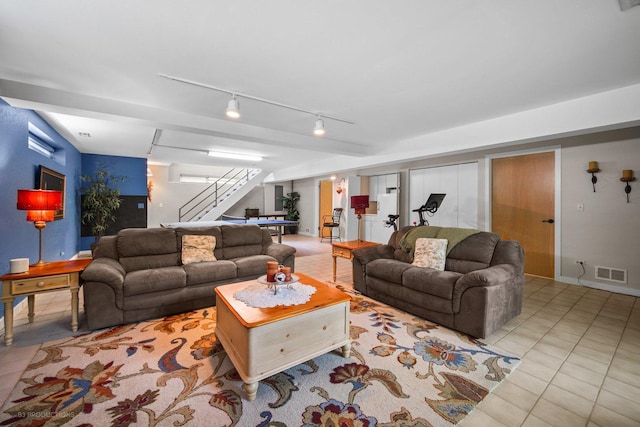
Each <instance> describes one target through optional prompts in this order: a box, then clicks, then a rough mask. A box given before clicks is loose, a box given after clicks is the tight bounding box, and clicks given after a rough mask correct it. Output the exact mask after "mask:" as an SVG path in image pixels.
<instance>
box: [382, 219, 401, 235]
mask: <svg viewBox="0 0 640 427" xmlns="http://www.w3.org/2000/svg"><path fill="white" fill-rule="evenodd" d="M398 218H400V215H389V219H387V220H386V221H385V222H384V226H385V227H387V228H389V227H393V231H398V223H396V221H397V220H398Z"/></svg>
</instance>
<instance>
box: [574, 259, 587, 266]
mask: <svg viewBox="0 0 640 427" xmlns="http://www.w3.org/2000/svg"><path fill="white" fill-rule="evenodd" d="M576 264H580V265H585V264H586V263H585V262H584V261H583V260H581V259H577V260H576Z"/></svg>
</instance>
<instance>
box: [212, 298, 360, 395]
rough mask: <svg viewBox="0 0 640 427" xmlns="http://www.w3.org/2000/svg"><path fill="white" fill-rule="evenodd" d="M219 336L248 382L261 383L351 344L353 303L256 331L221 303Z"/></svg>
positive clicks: (273, 324) (293, 318) (280, 322)
mask: <svg viewBox="0 0 640 427" xmlns="http://www.w3.org/2000/svg"><path fill="white" fill-rule="evenodd" d="M217 309H218V322H217V326H216V335H217V336H218V338H219V339H220V341H221V342H222V343H223V345H224V347H225V350H227V353H228V355H229V357H230V358H231V360H232V361H233V364H234V366H235V367H236V370H237V371H238V373H239V374H240V376H241V377H242V379H243V380H244V381H245V382H253V381H258V380H260V379H262V378H265V377H267V376H270V375H273V374H274V373H277V372H280V371H283V370H285V369H288V368H289V367H291V366H295V365H297V364H299V363H302V362H305V361H307V360H310V359H313V358H314V357H316V356H319V355H321V354H324V353H327V352H328V351H331V350H333V349H336V348H340V347H342V346H344V345H346V344H348V343H349V303H348V302H347V303H340V304H335V305H331V306H327V307H323V308H321V309H318V310H314V311H310V312H308V313H304V314H300V315H298V316H294V317H291V318H287V319H282V320H278V321H277V322H272V323H267V324H265V325H262V326H259V327H256V328H250V329H247V328H245V327H244V326H243V325H242V324H241V323H240V322H239V321H238V320H237V318H236V317H235V316H234V315H233V313H231V311H230V310H229V309H228V308H227V307H226V306H225V304H218V305H217Z"/></svg>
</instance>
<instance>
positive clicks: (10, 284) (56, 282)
mask: <svg viewBox="0 0 640 427" xmlns="http://www.w3.org/2000/svg"><path fill="white" fill-rule="evenodd" d="M91 261H92V259H91V258H84V259H76V260H72V261H53V262H50V263H47V264H46V265H44V266H41V267H29V271H27V272H26V273H16V274H5V275H4V276H0V280H1V281H2V302H3V303H4V343H5V345H7V346H9V345H11V344H12V343H13V301H14V300H15V298H16V297H19V296H25V295H26V296H27V298H28V306H29V323H33V318H34V316H35V313H34V308H35V297H36V295H37V294H40V293H44V292H52V291H59V290H63V289H69V290H70V291H71V330H72V331H74V332H75V331H77V330H78V291H79V290H80V273H82V271H83V270H84V269H85V268H86V267H87V265H89V263H90V262H91Z"/></svg>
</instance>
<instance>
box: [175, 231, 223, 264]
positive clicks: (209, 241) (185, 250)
mask: <svg viewBox="0 0 640 427" xmlns="http://www.w3.org/2000/svg"><path fill="white" fill-rule="evenodd" d="M215 247H216V238H215V236H207V235H199V234H198V235H195V234H185V235H184V236H182V264H191V263H194V262H203V261H215V260H216V256H215V255H214V254H213V250H214V249H215Z"/></svg>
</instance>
